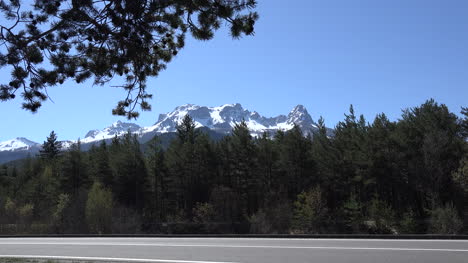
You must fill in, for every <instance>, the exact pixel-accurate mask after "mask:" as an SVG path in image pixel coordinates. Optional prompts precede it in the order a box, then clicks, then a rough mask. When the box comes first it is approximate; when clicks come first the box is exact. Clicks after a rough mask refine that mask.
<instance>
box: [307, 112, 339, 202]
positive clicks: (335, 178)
mask: <svg viewBox="0 0 468 263" xmlns="http://www.w3.org/2000/svg"><path fill="white" fill-rule="evenodd" d="M317 124H318V130H317V131H315V132H314V134H313V140H312V145H311V155H312V160H313V161H314V163H315V171H316V177H317V180H318V184H320V185H321V187H322V190H323V194H324V195H325V196H326V198H327V204H328V205H329V206H330V208H331V209H332V210H333V209H336V208H338V207H339V206H341V203H340V201H341V199H340V196H343V195H344V194H343V193H342V192H343V191H344V189H338V187H337V186H338V185H340V180H341V178H340V176H339V168H338V162H339V161H338V158H339V154H340V153H339V152H338V150H337V149H336V148H335V146H334V144H333V139H332V137H329V136H328V135H327V128H326V127H325V120H324V119H323V118H322V117H320V118H319V120H318V122H317ZM340 192H341V193H340Z"/></svg>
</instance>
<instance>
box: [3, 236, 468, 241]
mask: <svg viewBox="0 0 468 263" xmlns="http://www.w3.org/2000/svg"><path fill="white" fill-rule="evenodd" d="M39 239H40V240H45V239H48V240H72V239H74V240H132V241H134V240H153V241H154V240H161V241H163V240H186V241H195V240H237V241H246V240H262V241H338V242H340V241H345V242H346V241H353V242H355V241H363V242H364V241H366V242H367V241H379V242H468V239H361V238H229V237H203V238H186V237H111V238H109V237H96V238H87V237H79V238H74V237H62V238H43V237H37V238H36V237H31V238H8V239H5V240H39ZM1 241H2V239H1V238H0V242H1Z"/></svg>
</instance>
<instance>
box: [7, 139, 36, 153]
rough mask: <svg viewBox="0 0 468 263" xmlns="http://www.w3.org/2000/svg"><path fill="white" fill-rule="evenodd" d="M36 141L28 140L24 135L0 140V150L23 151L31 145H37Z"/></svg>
mask: <svg viewBox="0 0 468 263" xmlns="http://www.w3.org/2000/svg"><path fill="white" fill-rule="evenodd" d="M39 146H40V144H39V143H37V142H33V141H30V140H28V139H26V138H24V137H17V138H15V139H12V140H8V141H4V142H0V151H23V150H29V149H31V148H32V147H39Z"/></svg>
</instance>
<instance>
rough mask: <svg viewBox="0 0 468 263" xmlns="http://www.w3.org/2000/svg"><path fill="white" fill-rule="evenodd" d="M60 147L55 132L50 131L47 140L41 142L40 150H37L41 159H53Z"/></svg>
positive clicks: (58, 152) (57, 154)
mask: <svg viewBox="0 0 468 263" xmlns="http://www.w3.org/2000/svg"><path fill="white" fill-rule="evenodd" d="M61 149H62V143H61V142H60V141H57V134H55V132H54V131H52V132H51V133H50V135H49V136H48V137H47V140H46V141H44V143H43V144H42V150H40V151H39V155H40V156H41V158H42V159H46V160H53V159H55V158H57V157H58V156H59V154H60V150H61Z"/></svg>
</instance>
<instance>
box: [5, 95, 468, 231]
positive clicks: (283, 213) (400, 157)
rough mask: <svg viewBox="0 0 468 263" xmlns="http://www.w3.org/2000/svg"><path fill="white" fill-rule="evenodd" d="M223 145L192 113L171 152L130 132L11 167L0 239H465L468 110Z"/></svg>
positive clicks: (435, 107)
mask: <svg viewBox="0 0 468 263" xmlns="http://www.w3.org/2000/svg"><path fill="white" fill-rule="evenodd" d="M317 125H318V131H317V132H314V133H308V134H304V133H303V131H301V130H300V129H299V128H298V127H295V128H293V129H292V130H288V131H278V132H277V133H275V134H268V133H265V134H263V135H262V136H260V137H252V136H251V134H250V132H249V130H248V128H247V125H246V124H245V123H243V122H241V123H238V124H237V125H236V126H235V128H234V129H233V131H232V132H231V133H230V134H228V135H226V136H224V137H222V138H221V139H219V138H212V137H210V136H209V135H208V134H206V133H205V132H203V131H202V130H199V129H196V128H195V124H194V122H193V120H192V119H191V118H190V116H188V115H187V116H186V117H185V118H184V120H183V122H182V123H181V124H180V125H179V126H178V127H177V133H176V134H175V136H174V137H173V139H172V140H171V141H170V142H169V143H166V144H164V143H162V141H161V139H160V138H159V137H158V136H156V137H154V138H153V139H152V140H151V141H150V142H148V143H145V144H140V143H139V142H138V140H137V137H136V135H134V134H131V133H130V132H129V133H127V134H126V135H125V136H122V137H115V138H114V139H113V140H112V141H111V142H110V143H109V142H107V143H106V142H105V141H102V142H101V143H98V144H95V145H94V146H93V147H92V148H91V149H90V150H87V151H84V150H82V149H81V146H80V143H77V144H74V145H73V146H71V147H70V148H69V149H66V150H64V149H62V147H61V145H60V142H59V139H58V138H59V137H60V134H55V133H54V132H52V133H51V134H50V135H49V136H48V137H47V138H45V141H44V144H43V147H42V150H41V152H40V154H38V155H35V156H30V157H29V158H27V159H23V160H19V161H13V162H10V163H6V164H3V165H1V166H0V234H11V233H16V234H21V233H23V234H44V233H54V234H67V233H98V234H111V233H112V234H126V233H127V234H135V233H155V234H157V233H162V234H171V233H190V234H193V233H213V234H216V233H227V234H229V233H238V234H244V233H245V234H246V233H253V234H274V233H277V234H289V233H293V234H324V233H326V234H333V233H355V234H356V233H363V234H364V233H371V234H407V233H434V234H463V233H465V234H466V233H468V140H467V139H468V108H462V109H461V112H455V113H454V112H451V111H449V109H448V108H447V107H446V106H445V105H444V104H439V103H437V102H435V101H434V100H428V101H426V102H425V103H424V104H422V105H420V106H417V107H414V108H408V109H405V110H403V111H402V115H401V117H399V118H398V119H397V120H395V121H393V120H390V119H389V118H388V117H387V116H386V115H385V114H383V113H382V114H379V115H377V116H376V117H375V118H374V119H373V120H366V119H365V118H364V117H363V116H360V115H358V114H357V113H355V111H354V109H353V107H352V106H351V107H350V110H349V112H348V113H346V114H345V115H344V119H343V120H342V121H341V122H339V123H337V124H336V126H335V127H332V128H333V135H329V134H328V133H327V128H326V127H325V124H324V120H323V119H322V118H321V119H320V120H318V121H317Z"/></svg>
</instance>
